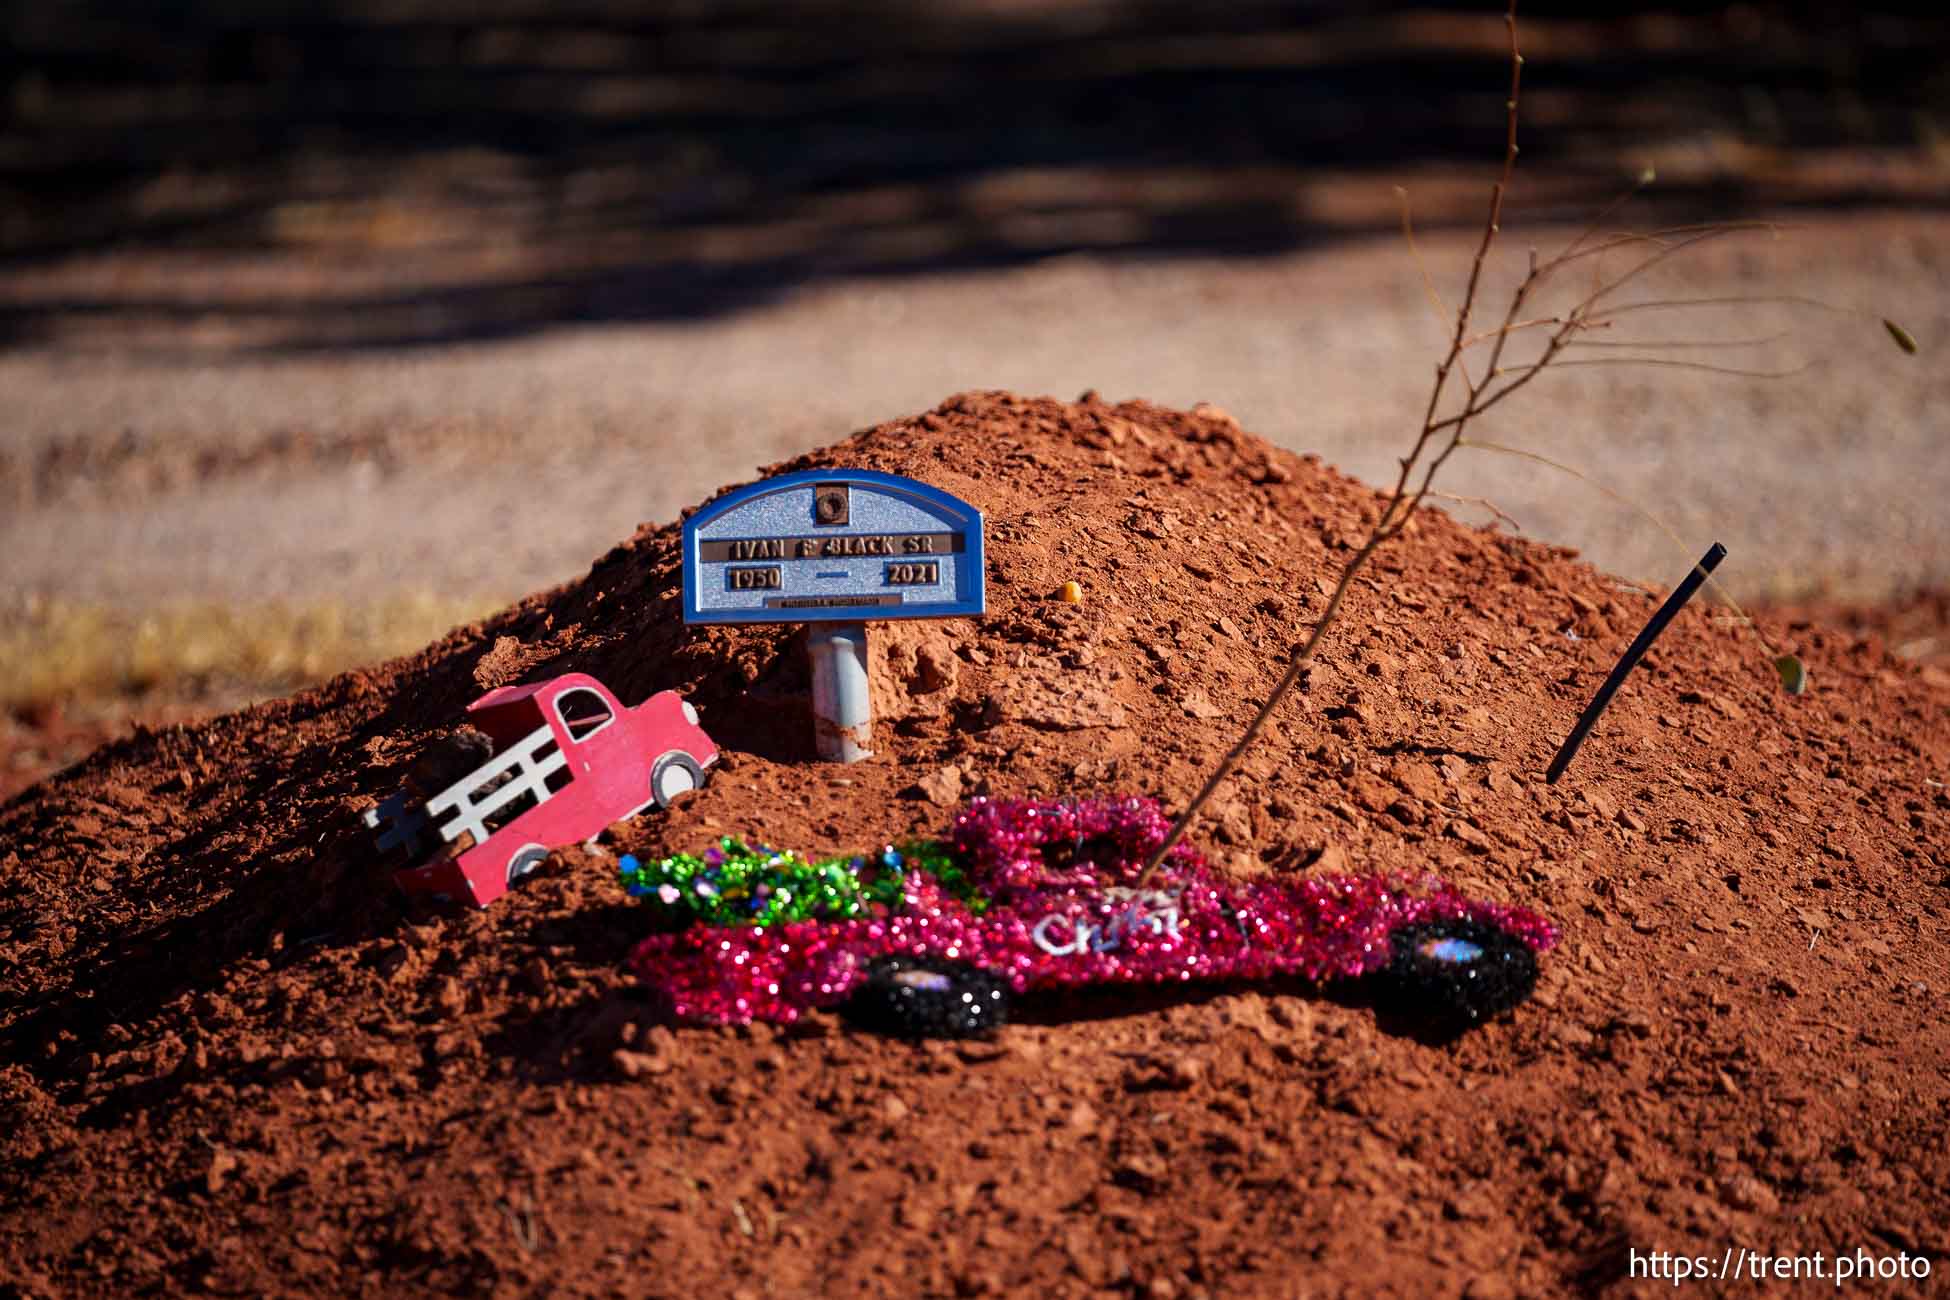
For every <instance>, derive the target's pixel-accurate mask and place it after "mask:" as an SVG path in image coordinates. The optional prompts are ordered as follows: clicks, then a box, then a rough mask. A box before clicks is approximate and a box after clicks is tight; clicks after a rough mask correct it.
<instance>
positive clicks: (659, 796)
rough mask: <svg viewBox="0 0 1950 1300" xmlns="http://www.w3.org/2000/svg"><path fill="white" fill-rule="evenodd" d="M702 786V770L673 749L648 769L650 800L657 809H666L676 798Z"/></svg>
mask: <svg viewBox="0 0 1950 1300" xmlns="http://www.w3.org/2000/svg"><path fill="white" fill-rule="evenodd" d="M703 784H704V769H703V768H701V767H699V766H698V764H697V760H696V759H694V758H692V757H691V756H690V755H689V754H686V753H685V752H684V751H683V750H681V749H673V750H671V751H670V752H669V753H668V754H665V755H664V756H663V757H661V758H659V759H658V760H657V761H656V762H655V763H654V764H652V765H651V767H650V798H651V799H652V800H653V801H654V802H655V803H656V805H657V807H659V808H668V807H670V805H671V804H672V803H673V802H675V801H676V799H677V796H679V795H681V794H685V793H688V792H689V791H692V790H696V789H698V788H699V787H701V786H702V785H703Z"/></svg>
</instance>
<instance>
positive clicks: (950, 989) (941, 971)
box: [841, 957, 1009, 1038]
mask: <svg viewBox="0 0 1950 1300" xmlns="http://www.w3.org/2000/svg"><path fill="white" fill-rule="evenodd" d="M841 1011H842V1013H843V1014H844V1015H845V1016H846V1018H847V1019H848V1020H850V1021H852V1022H853V1023H854V1024H855V1025H857V1026H859V1027H860V1028H862V1029H871V1030H873V1031H874V1032H875V1033H881V1034H888V1035H891V1036H893V1037H895V1038H975V1037H978V1036H980V1035H982V1034H986V1033H988V1032H989V1031H991V1030H993V1029H995V1028H996V1027H997V1026H998V1025H1002V1024H1005V1023H1007V1021H1008V1018H1009V986H1008V984H1007V983H1006V982H1005V981H1004V980H1003V979H1002V977H1001V976H999V975H997V974H996V973H995V972H993V971H987V970H983V969H982V968H981V967H979V966H971V965H970V964H968V963H967V962H965V961H951V960H949V959H947V958H945V957H881V958H878V959H876V960H875V961H874V963H873V964H872V965H871V966H869V967H867V978H866V979H865V980H863V981H862V982H861V984H860V987H859V988H858V989H856V990H854V993H853V996H852V997H851V998H849V999H848V1000H847V1001H846V1003H845V1005H844V1006H842V1007H841Z"/></svg>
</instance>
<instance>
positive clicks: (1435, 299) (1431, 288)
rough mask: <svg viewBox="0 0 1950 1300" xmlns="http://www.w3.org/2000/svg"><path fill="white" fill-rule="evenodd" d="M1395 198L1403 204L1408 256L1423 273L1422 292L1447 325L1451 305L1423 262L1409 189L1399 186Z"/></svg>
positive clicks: (1404, 235) (1404, 234) (1403, 224)
mask: <svg viewBox="0 0 1950 1300" xmlns="http://www.w3.org/2000/svg"><path fill="white" fill-rule="evenodd" d="M1395 197H1396V198H1398V199H1400V200H1401V203H1402V240H1403V241H1404V242H1405V243H1407V245H1408V255H1409V256H1410V257H1412V258H1414V259H1415V269H1416V270H1417V271H1418V272H1420V273H1421V276H1422V290H1423V292H1425V293H1427V294H1428V295H1429V302H1430V304H1431V305H1432V306H1434V308H1435V311H1436V315H1437V316H1439V317H1440V318H1441V320H1442V323H1443V324H1444V325H1447V324H1448V323H1449V321H1450V315H1449V304H1448V303H1446V302H1444V301H1442V295H1441V294H1440V293H1438V292H1437V291H1436V287H1435V277H1434V276H1432V275H1430V274H1429V266H1428V263H1426V262H1424V261H1423V260H1422V250H1421V248H1420V247H1419V246H1418V245H1417V244H1416V242H1415V219H1414V217H1413V216H1412V215H1411V214H1410V211H1409V205H1408V189H1407V187H1406V186H1401V185H1397V186H1396V187H1395Z"/></svg>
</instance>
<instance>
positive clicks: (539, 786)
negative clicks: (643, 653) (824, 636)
mask: <svg viewBox="0 0 1950 1300" xmlns="http://www.w3.org/2000/svg"><path fill="white" fill-rule="evenodd" d="M467 721H468V723H469V724H471V725H470V726H469V727H467V728H465V729H463V730H462V731H460V732H456V733H455V734H453V735H451V736H449V737H447V739H446V741H445V742H443V744H442V745H441V746H438V747H436V748H435V749H434V750H433V751H432V752H430V753H428V754H426V755H423V756H422V759H421V762H419V763H417V764H415V766H414V769H413V771H412V772H411V773H410V774H409V775H408V778H407V783H406V787H405V788H404V789H402V790H401V791H400V792H399V793H397V794H395V795H393V796H392V797H391V798H389V799H386V800H385V801H383V802H382V803H380V804H379V805H378V806H377V807H376V808H372V809H369V810H368V811H367V812H366V814H365V822H366V825H367V826H368V827H369V828H370V829H372V830H373V831H374V833H375V843H376V845H377V847H378V848H379V850H380V852H382V853H391V852H394V851H398V852H399V853H400V854H401V855H402V856H403V857H404V859H405V861H406V865H405V866H404V867H403V868H402V869H401V870H400V871H399V872H398V873H397V874H396V875H395V877H394V879H395V880H396V881H397V882H398V884H399V887H400V888H401V889H402V890H403V891H405V892H406V893H407V894H408V895H409V896H413V897H421V898H428V899H433V900H436V901H461V902H467V903H471V904H473V905H474V906H476V907H486V906H487V905H488V904H489V903H491V902H493V901H494V900H495V899H497V898H499V897H500V896H501V895H502V894H504V893H506V892H507V891H508V888H509V886H511V885H512V884H514V882H515V881H516V880H518V879H520V878H521V877H522V876H524V875H527V874H528V873H529V872H531V871H533V870H534V869H535V868H536V867H538V866H540V865H541V863H542V861H543V859H545V858H546V857H547V856H548V851H549V850H550V849H552V848H558V847H560V846H562V845H565V844H573V843H575V842H576V841H578V840H584V839H588V838H589V837H591V836H593V835H595V834H597V833H598V832H600V831H601V830H602V829H603V828H604V827H606V826H608V825H609V824H610V823H612V822H616V821H621V820H622V819H623V818H625V817H629V816H632V815H633V814H635V813H639V812H642V811H643V810H644V809H646V808H650V807H653V806H654V807H659V808H661V807H666V806H668V805H669V803H670V802H671V800H673V799H675V798H677V796H679V795H680V794H683V793H684V792H686V791H689V790H694V789H697V788H698V787H700V786H702V785H703V784H704V779H705V772H706V770H707V769H708V768H709V767H710V766H711V765H712V764H713V763H714V762H716V761H717V757H718V747H717V746H716V745H714V744H713V743H712V742H711V738H710V737H709V736H707V735H705V734H704V730H703V728H701V727H700V726H698V721H697V711H696V710H695V709H693V708H692V707H691V706H690V704H688V703H687V702H686V701H685V700H684V699H683V698H682V697H680V696H679V695H678V694H677V693H676V692H675V691H663V692H660V693H659V694H656V695H653V696H651V697H650V698H649V699H647V700H645V701H644V702H643V703H642V704H639V705H637V706H636V707H635V708H633V709H627V708H624V707H623V706H622V705H621V704H619V703H618V702H617V700H616V697H615V696H614V695H612V694H610V692H609V689H608V688H607V687H605V686H604V685H603V684H602V683H601V682H599V681H597V680H596V679H595V678H593V677H591V676H589V675H588V674H587V673H565V674H563V675H562V676H560V677H552V678H550V679H549V680H547V681H545V682H537V683H535V684H533V685H529V686H504V687H502V688H500V689H499V690H494V691H489V692H488V693H487V694H486V695H483V696H482V697H481V698H480V699H478V700H476V701H474V703H473V704H471V705H469V706H468V708H467ZM430 831H432V832H436V833H435V834H429V832H430Z"/></svg>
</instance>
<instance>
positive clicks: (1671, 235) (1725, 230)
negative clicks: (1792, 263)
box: [1543, 221, 1781, 275]
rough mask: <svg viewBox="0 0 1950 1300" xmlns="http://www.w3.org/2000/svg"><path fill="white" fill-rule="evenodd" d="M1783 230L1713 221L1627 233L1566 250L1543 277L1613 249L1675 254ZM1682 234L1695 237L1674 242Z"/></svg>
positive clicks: (1763, 223) (1762, 223)
mask: <svg viewBox="0 0 1950 1300" xmlns="http://www.w3.org/2000/svg"><path fill="white" fill-rule="evenodd" d="M1780 229H1781V227H1780V226H1779V225H1778V224H1777V223H1775V222H1772V221H1711V222H1701V223H1699V224H1697V225H1691V226H1668V227H1667V228H1666V229H1664V230H1648V231H1643V232H1634V231H1624V232H1621V233H1619V234H1616V235H1611V236H1609V237H1607V238H1606V239H1605V241H1604V242H1603V243H1599V244H1593V245H1592V246H1591V247H1590V248H1576V246H1575V245H1574V246H1573V248H1572V249H1566V250H1565V251H1564V252H1562V253H1559V254H1558V255H1557V256H1556V257H1553V258H1552V259H1551V260H1550V261H1548V262H1546V263H1544V265H1543V274H1544V275H1549V274H1551V273H1552V272H1553V271H1556V270H1558V269H1560V268H1562V267H1565V266H1569V265H1570V264H1571V263H1572V262H1577V261H1582V260H1583V259H1585V258H1587V257H1602V256H1604V255H1605V254H1606V253H1608V252H1610V251H1612V250H1613V249H1616V248H1629V247H1631V246H1633V245H1635V244H1652V245H1655V246H1656V247H1657V248H1658V250H1659V251H1660V252H1669V251H1670V252H1676V251H1678V250H1679V249H1681V248H1684V247H1688V246H1690V245H1692V244H1694V243H1697V242H1699V240H1700V239H1702V238H1704V239H1718V238H1720V237H1721V236H1723V235H1738V234H1745V233H1750V232H1752V231H1757V230H1765V231H1768V232H1769V233H1771V234H1779V233H1780ZM1681 235H1688V236H1693V238H1690V239H1686V240H1684V241H1680V242H1673V241H1675V240H1678V237H1679V236H1681ZM1580 242H1582V240H1580ZM1573 249H1575V251H1573Z"/></svg>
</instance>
